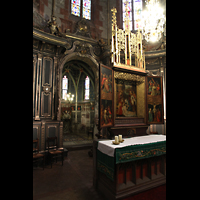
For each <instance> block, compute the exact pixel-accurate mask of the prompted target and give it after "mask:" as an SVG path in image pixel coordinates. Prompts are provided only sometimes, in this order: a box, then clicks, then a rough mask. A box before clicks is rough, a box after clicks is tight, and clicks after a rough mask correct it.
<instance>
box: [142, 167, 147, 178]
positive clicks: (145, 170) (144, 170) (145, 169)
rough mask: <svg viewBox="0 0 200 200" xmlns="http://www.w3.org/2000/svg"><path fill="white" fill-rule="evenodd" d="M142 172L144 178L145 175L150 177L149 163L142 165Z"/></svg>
mask: <svg viewBox="0 0 200 200" xmlns="http://www.w3.org/2000/svg"><path fill="white" fill-rule="evenodd" d="M142 174H143V178H144V177H148V174H147V163H145V164H143V166H142Z"/></svg>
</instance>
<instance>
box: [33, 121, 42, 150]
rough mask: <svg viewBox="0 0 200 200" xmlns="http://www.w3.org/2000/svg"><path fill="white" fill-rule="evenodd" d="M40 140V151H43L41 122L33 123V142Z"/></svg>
mask: <svg viewBox="0 0 200 200" xmlns="http://www.w3.org/2000/svg"><path fill="white" fill-rule="evenodd" d="M37 138H38V139H39V151H41V122H33V140H35V139H37Z"/></svg>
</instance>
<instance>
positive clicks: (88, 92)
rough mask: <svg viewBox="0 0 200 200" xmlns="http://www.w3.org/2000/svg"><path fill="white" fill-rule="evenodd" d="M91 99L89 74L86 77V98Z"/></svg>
mask: <svg viewBox="0 0 200 200" xmlns="http://www.w3.org/2000/svg"><path fill="white" fill-rule="evenodd" d="M89 99H90V79H89V77H88V76H87V77H86V79H85V100H89Z"/></svg>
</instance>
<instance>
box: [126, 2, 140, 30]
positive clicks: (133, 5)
mask: <svg viewBox="0 0 200 200" xmlns="http://www.w3.org/2000/svg"><path fill="white" fill-rule="evenodd" d="M125 2H127V3H128V16H129V20H130V24H129V27H130V30H132V29H133V22H134V30H137V29H138V28H139V24H138V22H137V20H140V19H141V14H142V13H141V11H142V0H122V12H123V29H125V23H124V20H125V16H126V12H125Z"/></svg>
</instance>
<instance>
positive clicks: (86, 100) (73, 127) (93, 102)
mask: <svg viewBox="0 0 200 200" xmlns="http://www.w3.org/2000/svg"><path fill="white" fill-rule="evenodd" d="M87 59H88V60H87ZM86 61H87V62H86ZM95 61H96V60H95ZM88 63H89V64H90V65H89V64H88ZM97 76H98V63H97V62H93V61H91V59H89V58H84V59H82V58H80V56H79V57H78V56H77V55H76V56H75V57H74V58H73V57H70V59H63V62H62V64H61V66H60V98H59V110H60V120H62V121H63V146H64V147H65V146H71V145H82V144H87V143H91V144H92V142H93V139H92V135H88V131H89V130H93V128H94V124H95V123H96V122H95V119H96V116H97V115H98V100H97V99H98V98H97V93H98V92H97V89H98V85H97V82H98V80H97V79H98V78H97ZM69 97H70V98H69Z"/></svg>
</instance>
